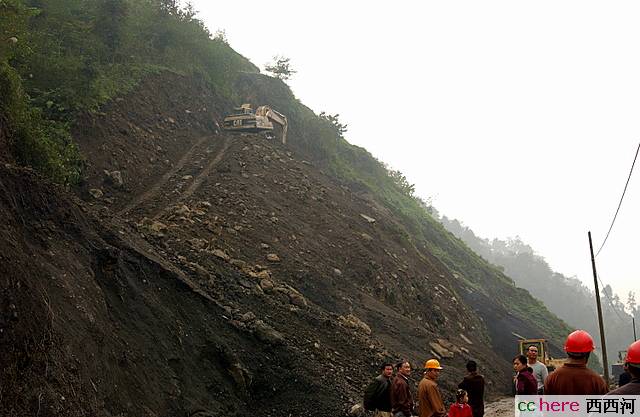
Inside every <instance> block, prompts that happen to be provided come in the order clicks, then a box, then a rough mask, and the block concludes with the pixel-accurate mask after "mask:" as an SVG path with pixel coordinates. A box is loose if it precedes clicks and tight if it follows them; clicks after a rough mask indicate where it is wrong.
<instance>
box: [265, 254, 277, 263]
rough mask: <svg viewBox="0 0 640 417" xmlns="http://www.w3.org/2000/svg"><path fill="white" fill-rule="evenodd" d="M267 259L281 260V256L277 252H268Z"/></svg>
mask: <svg viewBox="0 0 640 417" xmlns="http://www.w3.org/2000/svg"><path fill="white" fill-rule="evenodd" d="M267 261H269V262H280V257H279V256H278V255H276V254H275V253H268V254H267Z"/></svg>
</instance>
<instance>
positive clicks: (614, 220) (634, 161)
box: [596, 143, 640, 258]
mask: <svg viewBox="0 0 640 417" xmlns="http://www.w3.org/2000/svg"><path fill="white" fill-rule="evenodd" d="M638 151H640V143H638V149H636V156H635V157H634V158H633V163H632V164H631V170H630V171H629V176H628V177H627V183H626V184H625V185H624V190H623V191H622V197H620V202H619V203H618V208H617V209H616V214H615V215H614V216H613V220H612V221H611V226H609V231H608V232H607V235H606V236H605V238H604V241H603V242H602V245H601V246H600V249H598V252H596V258H597V257H598V255H599V254H600V251H601V250H602V248H604V244H605V243H607V239H608V238H609V233H611V229H613V224H614V223H615V222H616V217H618V212H619V211H620V206H621V205H622V200H623V199H624V194H625V193H626V192H627V186H628V185H629V180H630V179H631V174H632V173H633V166H634V165H635V164H636V159H637V158H638Z"/></svg>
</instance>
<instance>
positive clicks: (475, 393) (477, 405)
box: [458, 361, 484, 417]
mask: <svg viewBox="0 0 640 417" xmlns="http://www.w3.org/2000/svg"><path fill="white" fill-rule="evenodd" d="M467 372H469V373H468V374H467V375H466V376H465V377H464V379H463V380H462V382H461V383H459V384H458V388H460V389H463V390H465V391H467V394H468V395H469V405H470V406H471V411H472V412H473V417H482V416H484V377H483V376H482V375H480V374H478V364H477V363H476V361H469V362H467Z"/></svg>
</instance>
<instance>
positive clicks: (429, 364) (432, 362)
mask: <svg viewBox="0 0 640 417" xmlns="http://www.w3.org/2000/svg"><path fill="white" fill-rule="evenodd" d="M424 369H438V370H441V369H442V366H440V362H439V361H438V360H437V359H429V360H428V361H426V362H425V363H424Z"/></svg>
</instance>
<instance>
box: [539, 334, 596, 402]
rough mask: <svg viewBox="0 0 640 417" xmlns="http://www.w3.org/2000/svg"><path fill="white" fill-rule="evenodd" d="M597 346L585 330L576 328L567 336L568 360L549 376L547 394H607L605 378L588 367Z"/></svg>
mask: <svg viewBox="0 0 640 417" xmlns="http://www.w3.org/2000/svg"><path fill="white" fill-rule="evenodd" d="M595 348H596V347H595V345H594V343H593V338H592V337H591V335H590V334H589V333H587V332H585V331H584V330H576V331H574V332H572V333H571V334H570V335H569V336H567V340H566V342H565V343H564V351H565V352H567V361H566V362H565V363H564V365H562V366H561V367H560V368H558V369H556V370H555V371H554V372H552V373H551V374H550V375H549V376H548V377H547V379H546V381H545V383H544V393H545V395H596V394H606V393H607V391H609V390H608V388H607V384H606V383H605V381H604V379H603V378H602V377H601V376H600V375H598V374H597V373H595V372H593V371H592V370H591V369H589V368H587V361H588V360H589V355H591V352H593V350H594V349H595Z"/></svg>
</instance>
